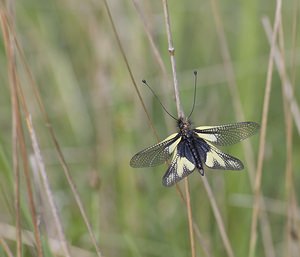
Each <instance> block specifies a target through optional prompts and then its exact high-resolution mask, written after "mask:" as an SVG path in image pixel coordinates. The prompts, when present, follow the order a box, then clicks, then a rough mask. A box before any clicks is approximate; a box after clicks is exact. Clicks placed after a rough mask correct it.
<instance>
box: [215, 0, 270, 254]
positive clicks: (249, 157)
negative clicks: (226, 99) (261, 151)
mask: <svg viewBox="0 0 300 257" xmlns="http://www.w3.org/2000/svg"><path fill="white" fill-rule="evenodd" d="M210 2H211V7H212V12H213V17H214V20H215V23H216V30H217V35H218V38H219V42H220V49H221V54H222V58H223V65H224V70H225V72H226V77H227V82H228V88H229V92H230V94H231V99H233V107H234V111H235V115H236V117H237V119H238V120H245V115H244V113H243V108H242V103H241V100H240V97H239V95H238V87H237V83H236V79H235V73H234V68H233V65H232V60H231V55H230V52H229V47H228V44H227V38H226V35H225V31H224V26H223V23H222V20H221V14H220V11H219V5H218V2H217V0H211V1H210ZM242 145H243V149H244V152H245V158H246V163H247V167H248V171H249V172H248V175H249V180H250V185H251V188H252V190H253V191H254V180H255V162H254V151H253V148H252V146H251V144H250V141H248V140H245V141H243V142H242ZM261 205H262V207H263V206H264V205H265V204H264V200H263V198H262V199H261ZM259 218H260V223H261V226H262V227H261V233H262V239H263V240H262V242H263V245H264V250H265V254H266V256H267V257H275V249H274V245H273V241H272V233H271V228H270V224H269V220H268V216H267V213H266V212H261V213H260V216H259Z"/></svg>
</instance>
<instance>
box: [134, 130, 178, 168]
mask: <svg viewBox="0 0 300 257" xmlns="http://www.w3.org/2000/svg"><path fill="white" fill-rule="evenodd" d="M180 139H181V137H180V135H179V134H178V133H175V134H172V135H171V136H169V137H168V138H166V139H165V140H163V141H161V142H160V143H158V144H156V145H153V146H150V147H148V148H146V149H144V150H142V151H140V152H138V153H137V154H136V155H134V156H133V157H132V158H131V160H130V166H131V167H133V168H142V167H153V166H156V165H159V164H162V163H164V162H165V161H166V160H168V159H169V158H170V156H171V154H172V153H173V151H174V150H175V148H176V146H177V144H178V143H179V141H180Z"/></svg>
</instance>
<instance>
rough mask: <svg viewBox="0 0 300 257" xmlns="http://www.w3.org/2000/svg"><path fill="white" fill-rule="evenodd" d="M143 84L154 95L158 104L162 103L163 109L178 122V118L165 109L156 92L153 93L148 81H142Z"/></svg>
mask: <svg viewBox="0 0 300 257" xmlns="http://www.w3.org/2000/svg"><path fill="white" fill-rule="evenodd" d="M142 82H143V84H144V85H146V86H147V87H148V88H149V89H150V91H151V92H152V94H153V95H154V96H155V98H156V99H157V100H158V102H159V103H160V105H161V107H162V108H163V109H164V111H165V112H166V113H167V114H169V115H170V116H171V117H172V118H173V119H174V120H177V118H176V117H175V116H173V115H172V114H171V113H169V112H168V111H167V109H166V108H165V106H164V105H163V104H162V102H161V101H160V99H159V98H158V96H157V95H156V94H155V92H154V91H153V89H152V88H151V87H150V86H149V85H148V83H147V81H146V80H145V79H143V80H142Z"/></svg>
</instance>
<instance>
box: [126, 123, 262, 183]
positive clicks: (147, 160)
mask: <svg viewBox="0 0 300 257" xmlns="http://www.w3.org/2000/svg"><path fill="white" fill-rule="evenodd" d="M177 123H178V128H179V132H178V133H175V134H172V135H170V136H169V137H168V138H166V139H165V140H163V141H161V142H160V143H158V144H156V145H153V146H150V147H148V148H146V149H144V150H142V151H140V152H139V153H137V154H136V155H134V156H133V157H132V159H131V161H130V165H131V166H132V167H134V168H141V167H152V166H156V165H159V164H162V163H164V162H165V161H167V160H168V159H170V158H171V156H172V160H171V164H170V166H169V168H168V170H167V171H166V173H165V175H164V176H163V179H162V182H163V185H164V186H172V185H174V184H175V183H177V182H178V181H180V180H181V179H183V178H184V177H186V176H188V175H189V174H191V173H192V172H193V171H194V170H195V169H197V170H198V171H199V172H200V174H201V175H202V176H203V175H204V169H203V164H205V166H207V167H208V168H211V169H223V170H242V169H243V168H244V165H243V163H242V162H241V161H240V160H239V159H237V158H235V157H233V156H230V155H228V154H226V153H223V152H222V151H220V150H219V149H218V148H216V147H215V145H218V146H223V145H231V144H235V143H237V142H239V141H241V140H243V139H245V138H247V137H249V136H251V135H253V134H254V133H256V132H257V131H258V129H259V125H258V124H257V123H255V122H239V123H233V124H228V125H220V126H202V127H197V128H192V127H191V122H190V121H189V120H188V119H184V118H179V119H178V121H177Z"/></svg>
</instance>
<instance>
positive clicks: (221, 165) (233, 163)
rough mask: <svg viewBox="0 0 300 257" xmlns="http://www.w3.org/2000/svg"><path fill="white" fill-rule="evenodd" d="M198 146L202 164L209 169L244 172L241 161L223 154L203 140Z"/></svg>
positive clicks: (198, 142) (199, 141)
mask: <svg viewBox="0 0 300 257" xmlns="http://www.w3.org/2000/svg"><path fill="white" fill-rule="evenodd" d="M196 145H197V149H198V152H199V153H200V157H201V160H202V162H203V163H204V164H205V165H206V166H207V167H208V168H211V169H220V170H242V169H243V168H244V165H243V163H242V162H241V161H240V160H239V159H237V158H235V157H233V156H231V155H229V154H226V153H223V152H222V151H221V150H219V149H218V148H216V147H215V146H213V145H212V144H210V143H208V142H205V141H204V140H202V139H200V140H197V144H196Z"/></svg>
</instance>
